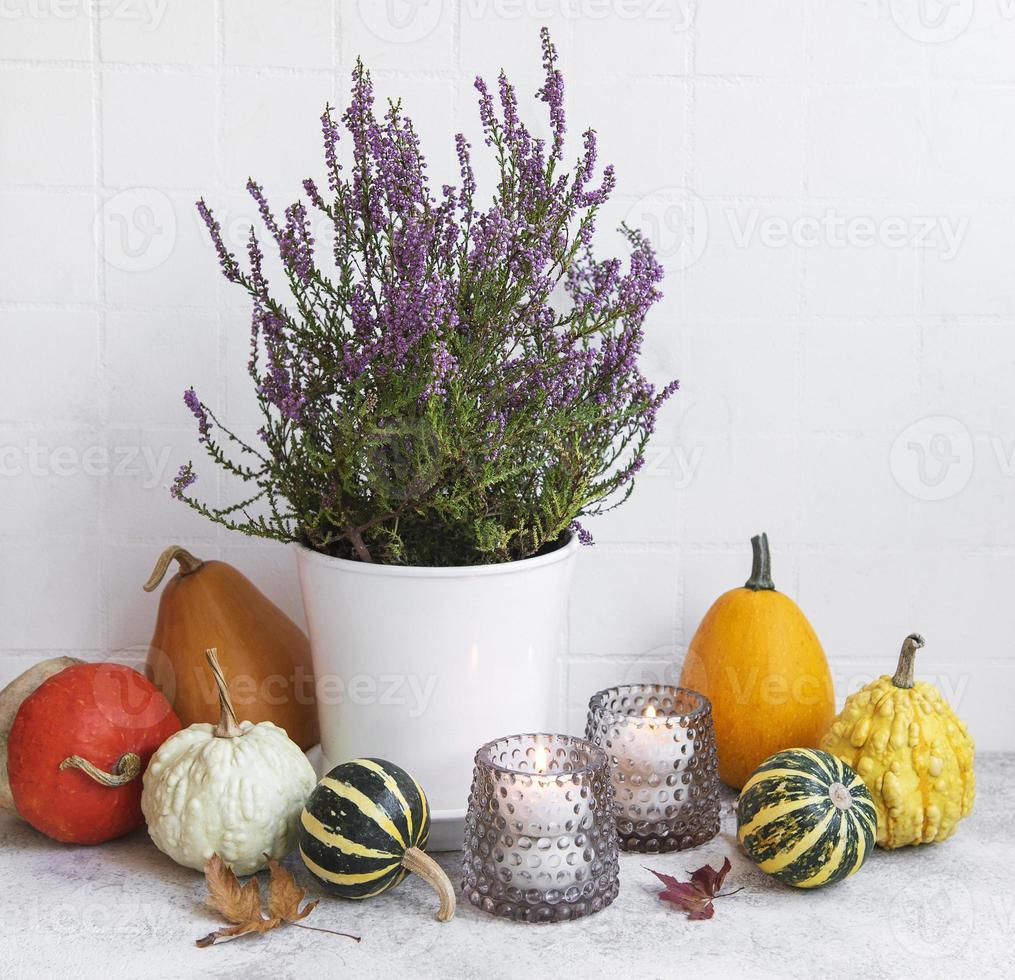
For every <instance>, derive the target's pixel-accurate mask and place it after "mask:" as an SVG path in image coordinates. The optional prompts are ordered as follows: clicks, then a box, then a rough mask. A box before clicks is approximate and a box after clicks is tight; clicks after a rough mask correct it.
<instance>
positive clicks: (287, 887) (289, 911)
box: [265, 854, 317, 922]
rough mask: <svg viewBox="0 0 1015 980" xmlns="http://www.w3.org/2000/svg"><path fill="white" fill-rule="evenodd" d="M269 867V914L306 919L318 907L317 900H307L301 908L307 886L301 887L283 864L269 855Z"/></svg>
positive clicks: (277, 916)
mask: <svg viewBox="0 0 1015 980" xmlns="http://www.w3.org/2000/svg"><path fill="white" fill-rule="evenodd" d="M265 858H267V860H268V869H269V870H270V871H271V879H270V880H269V882H268V915H270V916H272V917H275V918H279V919H283V920H285V921H286V922H299V920H300V919H305V918H306V917H307V916H308V915H310V913H311V912H313V911H314V909H315V908H317V900H316V899H315V900H314V901H313V902H307V904H306V905H304V906H303V908H302V909H301V908H300V902H302V901H303V899H304V897H305V896H306V894H307V891H306V889H305V888H300V886H299V885H297V884H296V879H295V878H293V876H292V875H291V874H289V872H288V871H286V869H285V868H283V867H282V865H281V864H279V863H278V861H276V860H275V859H274V858H272V857H268V855H267V854H265Z"/></svg>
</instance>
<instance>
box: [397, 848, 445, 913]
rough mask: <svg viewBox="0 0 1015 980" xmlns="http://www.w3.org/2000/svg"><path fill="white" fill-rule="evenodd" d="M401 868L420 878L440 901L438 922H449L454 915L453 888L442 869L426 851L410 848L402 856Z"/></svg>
mask: <svg viewBox="0 0 1015 980" xmlns="http://www.w3.org/2000/svg"><path fill="white" fill-rule="evenodd" d="M402 867H403V868H407V869H408V870H409V871H411V872H412V873H413V874H417V875H419V876H420V878H422V879H423V880H424V881H425V882H426V883H427V884H428V885H429V886H430V887H431V888H432V889H433V890H434V891H435V892H437V895H438V897H439V898H440V900H441V907H440V909H439V910H438V912H437V921H438V922H449V921H450V920H451V918H452V917H453V916H454V914H455V887H454V885H452V884H451V879H450V878H448V876H447V875H446V874H445V873H444V869H443V868H442V867H441V866H440V865H439V864H438V863H437V862H436V861H435V860H434V859H433V858H432V857H430V855H429V854H427V853H426V851H422V850H420V849H419V848H418V847H410V848H409V849H408V850H407V851H406V852H405V854H403V855H402Z"/></svg>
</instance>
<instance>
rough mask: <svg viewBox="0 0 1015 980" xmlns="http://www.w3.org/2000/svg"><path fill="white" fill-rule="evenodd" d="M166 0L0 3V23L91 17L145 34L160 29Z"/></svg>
mask: <svg viewBox="0 0 1015 980" xmlns="http://www.w3.org/2000/svg"><path fill="white" fill-rule="evenodd" d="M168 6H169V0H0V20H76V19H77V18H79V17H86V16H87V17H93V18H94V19H95V20H113V21H122V22H125V23H136V24H140V26H141V30H142V31H144V32H145V33H151V32H152V31H156V30H158V29H159V27H161V26H162V20H163V18H164V17H165V16H166V9H167V7H168Z"/></svg>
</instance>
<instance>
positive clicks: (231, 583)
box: [144, 545, 319, 749]
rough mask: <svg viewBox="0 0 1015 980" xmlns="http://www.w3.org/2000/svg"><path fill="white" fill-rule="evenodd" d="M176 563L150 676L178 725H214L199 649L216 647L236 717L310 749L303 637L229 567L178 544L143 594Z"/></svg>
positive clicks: (313, 737)
mask: <svg viewBox="0 0 1015 980" xmlns="http://www.w3.org/2000/svg"><path fill="white" fill-rule="evenodd" d="M174 560H175V561H176V562H177V563H178V564H179V571H178V572H177V573H176V575H174V576H173V577H172V578H171V579H170V580H169V582H168V583H167V584H166V586H165V588H164V589H163V590H162V598H161V600H160V601H159V613H158V619H157V621H156V623H155V634H154V635H153V636H152V642H151V646H150V647H149V650H148V674H149V676H150V677H151V678H152V679H153V680H154V681H155V683H156V684H157V685H158V686H159V687H160V688H161V689H162V692H163V693H164V694H165V695H166V697H167V698H168V699H169V701H170V703H171V704H172V705H173V709H174V710H175V711H176V714H177V715H178V716H179V719H180V721H181V723H182V724H183V726H184V727H187V726H189V725H193V724H194V723H195V722H209V723H211V724H214V723H215V722H217V721H218V717H219V698H218V692H217V690H216V688H215V685H214V684H209V682H208V670H207V666H206V661H205V650H207V649H209V648H211V647H217V648H218V650H219V651H220V653H219V657H220V659H221V662H222V669H223V672H224V673H225V675H226V676H227V677H228V678H229V692H230V696H231V698H232V700H233V703H234V704H235V705H236V707H237V709H238V710H239V711H240V713H241V715H242V717H243V718H246V719H249V720H250V721H252V722H254V723H255V724H256V723H258V722H262V721H270V722H274V724H276V725H278V726H279V727H280V728H284V729H285V731H286V733H287V734H288V735H289V737H290V738H291V739H292V740H293V741H294V742H295V743H296V744H297V745H298V746H299V747H300V748H301V749H307V748H309V747H310V746H311V745H315V744H316V743H317V741H318V739H319V736H318V728H317V708H316V706H315V703H314V676H313V667H312V665H311V660H310V643H309V642H308V640H307V638H306V635H305V634H304V633H303V631H302V630H301V629H300V628H299V627H298V626H297V625H296V624H295V623H294V622H293V621H292V620H291V619H290V618H289V617H288V616H287V615H286V614H285V613H284V612H282V610H281V609H279V608H278V606H276V605H275V604H274V603H273V602H272V601H271V600H270V599H268V597H267V596H265V595H264V593H262V592H261V591H260V590H259V589H257V588H256V586H254V584H253V583H252V582H251V581H250V580H249V579H248V578H247V577H246V576H245V575H243V574H242V573H241V572H240V571H239V570H237V569H236V568H234V567H233V566H232V565H229V564H227V563H226V562H222V561H202V560H201V559H199V558H195V557H194V556H193V555H192V554H190V552H188V551H186V550H184V549H183V548H181V547H179V545H172V546H170V547H169V548H167V549H166V550H165V551H164V552H163V553H162V555H161V556H160V558H159V560H158V563H157V564H156V566H155V569H154V571H153V572H152V574H151V578H149V580H148V581H147V582H146V583H145V586H144V589H145V591H146V592H151V591H153V590H154V589H156V588H157V587H158V585H159V583H160V582H161V581H162V579H163V577H164V575H165V574H166V570H167V568H168V567H169V565H170V564H171V563H172V562H173V561H174Z"/></svg>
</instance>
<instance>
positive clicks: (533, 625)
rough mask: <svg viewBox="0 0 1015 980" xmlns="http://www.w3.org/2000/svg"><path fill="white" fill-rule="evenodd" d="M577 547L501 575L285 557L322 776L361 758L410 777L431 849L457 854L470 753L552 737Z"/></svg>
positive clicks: (485, 568) (510, 566)
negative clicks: (530, 736)
mask: <svg viewBox="0 0 1015 980" xmlns="http://www.w3.org/2000/svg"><path fill="white" fill-rule="evenodd" d="M577 551H578V540H577V538H576V537H575V536H572V537H571V539H570V540H569V541H568V543H567V544H566V545H565V546H564V547H562V548H559V549H557V550H556V551H554V552H552V553H550V554H548V555H542V556H540V557H537V558H527V559H525V560H524V561H516V562H509V563H506V564H501V565H476V566H470V567H457V568H417V567H402V566H392V565H370V564H365V563H362V562H355V561H346V560H344V559H341V558H329V557H327V556H325V555H320V554H317V553H316V552H314V551H310V550H308V549H306V548H302V547H297V552H296V555H297V565H298V568H299V577H300V587H301V588H302V591H303V606H304V609H305V610H306V614H307V625H308V627H309V631H310V646H311V649H312V652H313V659H314V673H315V677H316V682H317V705H318V715H319V717H320V723H321V751H322V766H323V768H324V771H327V770H328V769H330V768H332V767H333V766H335V765H338V764H339V763H340V762H345V761H347V760H349V759H354V758H357V757H361V756H371V757H373V758H381V759H387V760H388V761H390V762H394V763H395V764H396V765H399V766H402V767H403V768H404V769H406V770H407V771H408V772H410V773H412V774H413V775H414V776H415V777H416V779H417V780H418V781H419V783H420V785H421V786H422V787H423V789H424V790H425V791H426V794H427V797H428V799H429V801H430V807H431V811H432V822H433V826H432V829H431V832H430V844H429V847H430V849H431V850H450V849H457V848H460V847H461V845H462V835H463V826H464V819H465V806H466V803H467V801H468V796H469V787H470V784H471V780H472V763H473V757H474V755H475V753H476V749H478V748H479V747H480V745H482V744H483V743H484V742H488V741H490V740H491V739H494V738H499V737H501V736H504V735H511V734H515V733H517V732H539V731H554V730H555V729H556V728H557V722H558V712H557V701H556V691H555V687H556V684H555V681H556V677H557V664H558V662H559V659H560V657H561V656H562V654H563V650H562V643H561V641H562V628H563V623H564V615H565V612H566V609H567V594H568V589H569V587H570V584H571V576H572V572H573V569H574V560H575V556H576V554H577Z"/></svg>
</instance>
